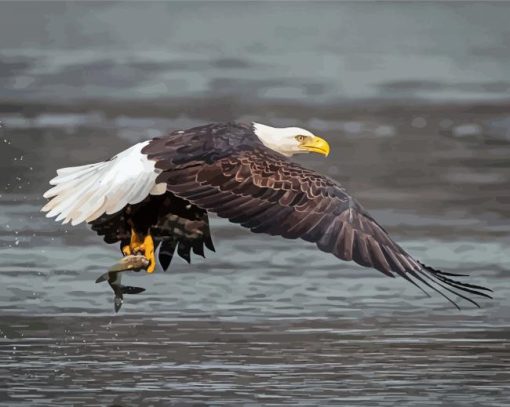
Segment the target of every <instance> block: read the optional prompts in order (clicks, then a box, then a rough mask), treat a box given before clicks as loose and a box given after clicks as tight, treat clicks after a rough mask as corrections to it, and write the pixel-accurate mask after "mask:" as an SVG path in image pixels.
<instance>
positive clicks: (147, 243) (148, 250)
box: [142, 234, 156, 273]
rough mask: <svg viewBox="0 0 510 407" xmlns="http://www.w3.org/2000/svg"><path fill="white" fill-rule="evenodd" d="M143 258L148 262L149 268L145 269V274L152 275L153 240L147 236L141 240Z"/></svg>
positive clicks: (154, 261) (153, 264)
mask: <svg viewBox="0 0 510 407" xmlns="http://www.w3.org/2000/svg"><path fill="white" fill-rule="evenodd" d="M142 246H143V247H144V249H145V250H144V256H145V257H146V258H147V260H149V261H150V263H149V267H147V273H153V272H154V270H155V269H156V256H154V240H153V239H152V236H151V235H150V234H148V235H147V236H145V239H144V240H143V245H142Z"/></svg>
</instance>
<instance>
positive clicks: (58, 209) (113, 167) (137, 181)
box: [41, 141, 166, 225]
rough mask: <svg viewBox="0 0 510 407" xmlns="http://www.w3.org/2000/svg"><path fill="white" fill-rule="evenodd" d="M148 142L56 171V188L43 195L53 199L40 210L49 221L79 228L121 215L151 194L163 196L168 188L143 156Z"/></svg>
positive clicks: (149, 161) (53, 183) (52, 183)
mask: <svg viewBox="0 0 510 407" xmlns="http://www.w3.org/2000/svg"><path fill="white" fill-rule="evenodd" d="M148 143H149V142H148V141H146V142H143V143H138V144H135V145H134V146H132V147H130V148H128V149H127V150H124V151H123V152H121V153H119V154H117V155H116V156H115V157H113V158H112V159H110V160H108V161H103V162H99V163H95V164H87V165H82V166H79V167H69V168H61V169H59V170H57V176H56V177H55V178H53V179H52V180H51V181H50V184H51V185H54V187H53V188H51V189H50V190H48V191H46V193H45V194H44V197H45V198H51V200H50V201H49V202H48V203H47V204H46V205H45V206H44V207H43V208H42V209H41V210H42V211H43V212H48V213H47V214H46V216H47V217H49V218H50V217H53V216H57V218H56V220H57V221H61V220H63V221H64V222H63V223H68V222H71V224H72V225H77V224H79V223H81V222H83V221H86V222H91V221H93V220H95V219H97V218H98V217H99V216H101V215H102V214H104V213H106V214H112V213H115V212H118V211H120V210H121V209H122V208H123V207H125V206H126V205H128V204H136V203H138V202H141V201H143V200H144V199H145V198H146V197H147V196H148V195H149V194H153V195H161V194H163V193H164V192H165V191H166V188H165V185H161V184H156V178H157V176H158V175H159V173H160V171H159V170H157V169H155V168H154V161H152V160H149V159H148V158H147V156H146V155H144V154H142V153H141V150H142V148H144V147H145V146H146V145H147V144H148Z"/></svg>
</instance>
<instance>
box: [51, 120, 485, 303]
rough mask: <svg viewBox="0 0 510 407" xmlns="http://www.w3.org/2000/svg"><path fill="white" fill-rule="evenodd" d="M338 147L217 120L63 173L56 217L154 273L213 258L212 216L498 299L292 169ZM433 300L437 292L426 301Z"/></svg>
mask: <svg viewBox="0 0 510 407" xmlns="http://www.w3.org/2000/svg"><path fill="white" fill-rule="evenodd" d="M329 149H330V147H329V144H328V143H327V142H326V141H325V140H324V139H322V138H320V137H317V136H315V135H313V134H312V133H310V132H309V131H307V130H304V129H301V128H297V127H290V128H274V127H270V126H266V125H262V124H259V123H234V122H233V123H217V124H209V125H205V126H200V127H194V128H191V129H188V130H177V131H174V132H172V133H170V134H168V135H167V136H164V137H161V138H155V139H152V140H148V141H144V142H141V143H138V144H135V145H134V146H132V147H131V148H128V149H127V150H125V151H123V152H121V153H119V154H118V155H116V156H115V157H113V158H111V159H110V160H107V161H103V162H99V163H95V164H88V165H82V166H78V167H70V168H62V169H59V170H57V176H56V177H55V178H53V179H52V180H51V181H50V184H51V185H54V186H53V187H52V188H51V189H50V190H48V191H47V192H46V193H45V194H44V197H45V198H51V199H50V200H49V202H48V203H47V204H46V205H45V206H44V207H43V208H42V211H46V212H48V213H47V214H46V216H47V217H54V216H56V217H57V218H56V220H57V221H63V223H68V222H71V224H72V225H77V224H79V223H81V222H87V223H88V224H90V225H91V227H92V229H93V230H94V231H96V232H97V233H98V234H99V235H101V236H103V237H104V240H105V241H106V242H107V243H116V242H120V249H121V251H122V253H123V254H124V255H125V256H127V255H130V254H143V255H144V256H145V257H146V258H147V259H148V260H149V266H148V268H147V271H148V272H149V273H152V272H153V271H154V270H155V267H156V252H157V249H158V247H159V252H157V253H158V259H159V263H160V265H161V267H162V268H163V269H164V270H166V269H167V268H168V266H169V265H170V262H171V260H172V257H173V255H174V253H175V251H176V250H177V253H178V254H179V256H181V257H182V258H184V259H185V260H186V261H188V262H190V253H191V251H193V253H195V254H197V255H200V256H204V247H206V248H208V249H210V250H212V251H214V246H213V242H212V239H211V233H210V230H209V219H208V213H209V212H211V213H214V214H216V215H218V216H220V217H222V218H227V219H228V220H229V221H230V222H233V223H239V224H240V225H241V226H244V227H245V228H248V229H250V230H251V231H252V232H255V233H267V234H269V235H279V236H282V237H284V238H287V239H297V238H300V239H304V240H306V241H308V242H313V243H315V244H316V245H317V247H318V248H319V249H320V250H322V251H324V252H328V253H332V254H333V255H335V256H336V257H338V258H340V259H342V260H353V261H355V262H356V263H358V264H360V265H362V266H365V267H372V268H375V269H377V270H379V271H380V272H382V273H384V274H385V275H387V276H390V277H394V276H395V275H399V276H401V277H403V278H405V279H406V280H407V281H409V282H410V283H412V284H414V285H416V286H417V287H418V288H420V289H421V290H422V291H424V292H425V293H426V294H427V288H428V289H431V290H434V291H436V292H438V293H440V294H441V295H442V296H443V297H445V298H446V299H447V300H448V301H450V302H451V303H452V304H453V305H455V306H456V307H457V308H459V307H458V305H457V304H456V302H455V301H454V300H453V299H451V298H450V297H449V295H448V293H452V294H455V295H458V296H459V297H461V298H463V299H465V300H467V301H469V302H471V303H473V304H474V305H476V306H478V304H477V302H476V301H474V300H473V299H472V298H469V297H468V296H467V295H468V294H474V295H478V296H482V297H487V298H491V297H490V295H489V294H487V292H488V291H491V290H490V289H488V288H485V287H481V286H477V285H472V284H468V283H464V282H460V281H457V280H454V279H453V278H452V277H459V276H463V275H460V274H452V273H445V272H442V271H439V270H436V269H433V268H431V267H428V266H426V265H424V264H422V263H420V262H419V261H417V260H415V259H414V258H413V257H411V255H409V254H408V253H407V252H406V251H405V250H404V249H403V248H402V247H400V246H399V245H398V244H397V243H395V242H394V241H393V240H392V239H391V238H390V236H389V235H388V233H387V232H386V230H385V229H384V228H383V227H382V226H380V225H379V224H378V223H377V222H376V220H375V219H374V218H373V217H372V216H370V214H369V213H368V212H367V211H366V210H365V209H364V208H363V207H362V206H361V205H360V204H359V203H358V202H357V201H356V200H355V199H354V198H353V197H351V196H350V195H349V194H348V193H347V192H346V190H345V189H344V188H343V187H342V186H341V185H340V184H339V183H338V182H337V181H335V180H333V179H331V178H328V177H326V176H324V175H321V174H319V173H317V172H315V171H313V170H310V169H307V168H304V167H303V166H301V165H299V164H297V163H295V162H292V161H291V160H290V159H289V157H291V156H292V155H294V154H298V153H308V152H314V153H318V154H323V155H325V156H327V155H328V154H329ZM427 295H428V294H427Z"/></svg>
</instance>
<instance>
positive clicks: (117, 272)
mask: <svg viewBox="0 0 510 407" xmlns="http://www.w3.org/2000/svg"><path fill="white" fill-rule="evenodd" d="M148 266H149V260H147V259H146V258H145V257H144V256H142V255H129V256H126V257H123V258H122V259H121V260H120V261H118V262H117V263H116V264H114V265H113V266H112V267H110V269H109V270H108V271H107V272H106V273H104V274H103V275H101V276H100V277H98V278H97V280H96V283H101V282H103V281H107V282H108V284H109V285H110V287H111V288H112V290H113V293H114V294H115V296H114V298H113V304H114V309H115V312H119V310H120V308H121V307H122V304H123V303H124V294H139V293H141V292H144V291H145V288H142V287H132V286H125V285H122V284H121V279H122V274H121V273H122V272H123V271H140V270H144V269H146V268H147V267H148Z"/></svg>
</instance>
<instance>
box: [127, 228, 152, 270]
mask: <svg viewBox="0 0 510 407" xmlns="http://www.w3.org/2000/svg"><path fill="white" fill-rule="evenodd" d="M122 253H124V256H129V255H130V254H142V255H144V256H145V258H146V259H147V260H149V266H148V267H147V272H148V273H153V272H154V270H155V269H156V256H155V255H154V240H153V239H152V236H151V235H150V234H147V235H146V236H142V235H140V234H138V233H136V231H135V230H134V229H131V240H130V242H129V244H128V245H125V246H124V247H122Z"/></svg>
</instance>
